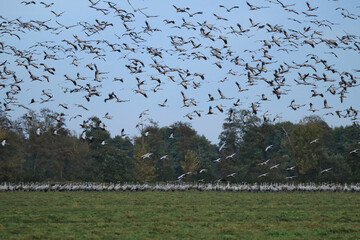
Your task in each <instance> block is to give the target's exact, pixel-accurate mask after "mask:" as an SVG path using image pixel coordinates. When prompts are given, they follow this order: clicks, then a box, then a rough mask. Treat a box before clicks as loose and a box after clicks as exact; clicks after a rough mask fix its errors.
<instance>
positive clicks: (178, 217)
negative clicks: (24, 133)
mask: <svg viewBox="0 0 360 240" xmlns="http://www.w3.org/2000/svg"><path fill="white" fill-rule="evenodd" d="M75 238H76V239H79V238H80V239H360V194H359V193H343V192H336V193H333V192H291V193H290V192H278V193H260V192H259V193H246V192H199V191H186V192H157V191H155V192H46V193H45V192H0V239H75Z"/></svg>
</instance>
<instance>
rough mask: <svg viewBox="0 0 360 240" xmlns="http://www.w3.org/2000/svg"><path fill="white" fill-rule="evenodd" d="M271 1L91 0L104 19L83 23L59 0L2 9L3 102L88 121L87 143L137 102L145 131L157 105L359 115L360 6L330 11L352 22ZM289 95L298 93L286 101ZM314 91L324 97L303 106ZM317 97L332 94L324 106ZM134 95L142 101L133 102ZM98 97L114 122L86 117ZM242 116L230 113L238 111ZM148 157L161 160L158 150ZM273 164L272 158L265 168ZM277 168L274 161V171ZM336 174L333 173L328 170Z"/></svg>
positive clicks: (190, 114)
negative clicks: (356, 29)
mask: <svg viewBox="0 0 360 240" xmlns="http://www.w3.org/2000/svg"><path fill="white" fill-rule="evenodd" d="M83 2H85V1H83ZM262 2H263V4H264V5H257V4H260V2H259V1H256V3H255V2H254V3H252V2H251V1H245V2H241V4H239V5H235V6H225V5H217V8H216V9H212V10H213V11H214V12H206V11H205V10H203V11H194V10H193V9H191V8H190V7H187V6H184V5H182V6H180V5H175V4H171V5H169V7H168V8H169V11H171V13H168V14H167V15H168V16H172V18H164V17H162V15H163V14H164V15H166V13H162V15H156V14H153V12H154V11H156V9H152V8H150V7H136V5H137V4H138V2H136V1H132V0H127V1H123V2H121V3H120V2H118V3H115V2H112V1H106V0H98V1H93V0H88V2H86V3H87V4H88V5H87V7H88V10H90V11H92V13H93V15H94V16H95V17H94V19H91V18H90V17H89V20H88V21H82V20H79V21H76V22H69V15H70V14H73V13H68V12H67V11H63V10H62V9H61V7H58V8H57V5H59V6H61V4H59V3H56V2H41V1H22V2H19V4H20V5H21V7H23V6H25V7H26V8H28V11H29V12H31V11H32V9H35V8H36V9H37V10H39V9H40V10H41V11H42V12H43V13H44V14H43V15H44V16H49V19H48V18H46V19H45V20H37V19H28V20H25V19H24V18H25V17H20V16H19V17H17V18H13V19H11V18H9V17H6V16H0V20H1V22H0V40H1V41H0V56H1V59H2V60H1V62H0V68H1V69H0V93H1V96H2V99H0V101H1V106H0V109H1V110H3V111H5V112H7V113H9V114H11V113H12V112H14V111H15V112H17V113H18V112H21V111H20V109H25V111H26V115H25V116H26V117H27V118H28V119H29V120H32V118H33V116H32V115H31V114H30V112H29V111H30V110H31V109H34V108H35V109H36V108H38V107H47V106H48V107H50V108H51V109H57V111H56V112H58V113H57V114H56V115H55V116H54V118H55V119H56V120H57V121H63V120H64V119H65V118H66V117H67V120H68V122H69V123H70V122H71V121H75V119H79V121H80V126H81V127H82V128H83V132H82V134H81V135H80V137H81V138H82V139H84V140H86V139H90V138H91V136H87V135H86V133H85V131H86V130H88V129H89V128H90V127H100V128H103V129H107V125H108V124H110V122H115V121H116V120H121V118H130V117H129V116H130V115H131V113H130V112H134V111H135V110H136V109H138V108H139V105H140V106H144V108H145V110H142V111H141V113H140V114H136V115H137V116H138V119H139V120H136V121H133V120H134V119H132V121H131V122H132V123H133V125H134V126H133V127H135V128H137V129H143V128H144V127H146V124H147V123H150V121H151V120H150V117H146V116H147V115H149V116H152V117H156V115H158V112H157V111H158V110H157V109H158V108H160V109H166V108H168V109H170V110H169V111H168V112H167V113H166V114H167V115H172V114H173V113H175V112H181V111H186V114H184V115H183V118H184V119H186V120H189V121H191V120H193V119H194V118H196V117H198V118H199V117H202V116H203V115H204V114H203V113H206V114H205V115H217V114H225V113H227V112H229V111H228V110H229V109H230V108H236V107H239V106H244V107H245V108H248V109H249V110H250V111H251V112H252V114H256V115H260V113H259V112H264V113H263V114H262V116H261V117H262V119H263V120H264V121H276V120H279V119H280V118H281V113H280V114H277V115H276V116H275V117H273V118H271V117H270V116H271V114H272V110H271V108H274V105H276V106H283V111H284V112H285V109H289V110H291V111H298V112H299V109H302V110H306V111H305V112H309V113H315V112H322V113H323V116H328V115H333V116H334V117H337V118H339V121H343V119H345V118H346V119H350V120H351V121H352V122H353V123H358V122H359V116H358V113H359V109H357V107H358V106H351V105H346V104H348V103H347V101H346V98H349V99H352V98H354V97H356V96H354V94H352V93H354V91H355V92H356V90H355V89H356V88H357V87H358V86H359V84H358V83H357V79H358V74H359V72H360V69H354V68H353V67H350V68H349V67H348V66H347V65H343V64H342V63H343V62H345V63H346V64H347V63H349V60H348V58H349V59H351V58H352V59H353V60H359V54H360V40H359V39H360V36H358V35H356V33H355V34H353V33H348V32H347V31H345V30H343V29H342V27H345V25H346V24H348V23H350V24H354V26H356V22H357V20H358V19H359V18H360V16H359V14H358V13H356V11H357V12H359V8H360V6H357V7H356V6H355V7H354V8H353V9H350V10H349V9H345V8H343V7H341V6H338V7H336V8H335V9H331V10H332V11H333V12H332V14H334V15H338V16H337V19H341V21H342V23H337V22H333V19H336V18H335V17H334V18H333V19H326V18H323V17H322V16H323V15H324V14H323V12H322V11H321V10H322V9H321V8H320V7H319V6H316V5H315V3H314V4H312V3H309V2H305V3H303V2H301V3H299V2H296V3H293V4H288V3H283V2H282V1H280V0H263V1H262ZM328 2H330V1H328ZM331 2H334V1H331ZM335 2H337V1H335ZM143 3H144V2H142V4H143ZM167 4H168V3H167ZM270 9H275V10H274V12H276V13H278V14H279V15H283V17H284V19H283V21H281V22H278V23H276V22H272V19H275V20H276V19H278V18H279V16H274V15H272V16H271V17H270V18H268V19H267V20H268V22H261V21H260V20H261V19H262V20H263V19H264V18H261V17H260V16H261V14H262V13H263V12H262V11H264V13H266V14H270V15H271V13H272V12H271V10H270ZM40 10H39V11H40ZM88 10H87V11H88ZM244 11H246V12H248V13H249V14H248V15H245V16H248V18H247V19H246V18H244V17H243V16H241V18H240V19H242V20H241V21H240V22H237V20H234V19H239V14H242V13H243V12H244ZM326 11H329V9H326ZM280 13H281V14H280ZM70 19H71V18H70ZM79 19H80V16H79ZM244 19H246V20H244ZM258 19H259V20H258ZM354 22H355V23H354ZM339 26H340V27H339ZM37 34H38V35H37ZM34 36H38V37H35V39H36V40H35V41H34V39H29V38H33V37H34ZM24 42H26V43H24ZM26 44H29V45H28V46H27V45H26ZM343 58H344V59H343ZM349 64H350V63H349ZM351 66H353V65H351ZM218 76H221V77H220V78H219V79H216V78H218ZM357 89H358V88H357ZM296 91H298V93H295V92H296ZM290 92H294V94H293V96H294V97H292V93H290ZM299 92H300V95H299ZM246 94H247V95H246ZM290 95H291V97H289V96H290ZM355 95H356V93H355ZM194 96H196V97H194ZM284 98H285V99H289V98H290V99H291V101H290V100H289V102H288V103H287V104H286V105H284V104H283V102H282V100H283V99H284ZM296 98H297V99H296ZM159 99H161V100H159ZM299 99H300V101H301V103H300V104H299V103H297V102H298V101H299ZM308 99H314V100H312V101H311V102H305V101H306V100H308ZM315 99H316V100H315ZM328 99H331V101H333V104H334V105H335V103H334V102H335V101H336V99H338V100H337V101H338V102H340V103H341V104H340V105H339V104H337V105H336V106H337V107H333V106H332V105H330V103H329V102H330V101H329V102H328ZM248 100H249V101H250V102H248ZM154 101H159V102H157V103H154ZM277 101H278V102H277ZM170 102H171V104H172V105H173V106H172V107H170V106H169V104H170ZM270 102H271V103H272V105H269V104H270ZM273 102H275V103H273ZM315 102H316V104H318V102H322V104H323V107H320V106H318V105H316V104H315ZM132 103H134V104H135V105H129V104H132ZM97 104H100V108H101V110H103V109H106V111H107V112H106V113H105V114H104V116H103V117H102V119H103V120H104V122H103V121H102V122H101V123H100V125H99V126H94V125H91V123H89V121H88V120H84V117H85V116H86V115H89V114H90V115H94V108H95V107H94V106H96V105H97ZM115 104H120V105H115ZM121 104H122V105H121ZM33 106H34V108H33ZM108 106H109V107H108ZM122 106H124V107H123V108H122ZM306 106H308V108H307V109H306ZM338 106H340V107H338ZM341 106H343V107H341ZM97 109H99V108H97ZM109 109H110V110H109ZM184 109H185V110H184ZM96 111H98V110H96ZM170 111H171V114H169V112H170ZM151 112H153V114H151ZM113 115H119V118H120V119H116V118H115V117H114V116H113ZM136 118H137V117H136ZM165 118H166V117H165ZM234 118H235V116H234V112H233V111H230V112H229V116H228V119H229V120H230V121H232V120H233V119H234ZM110 120H111V121H110ZM242 120H243V122H244V123H246V121H247V119H246V118H244V119H242ZM81 121H82V122H81ZM204 121H205V120H204ZM105 122H108V123H106V124H105ZM117 122H118V121H117ZM115 125H118V123H117V124H115ZM120 129H121V136H123V137H124V136H126V135H128V134H127V133H126V130H125V128H124V127H120ZM42 132H43V129H41V128H38V129H37V130H36V134H37V135H41V134H42ZM54 134H57V132H56V131H55V132H54ZM145 134H148V133H145ZM174 137H175V138H176V136H174V135H171V136H170V137H169V138H174ZM318 140H319V139H317V140H314V142H311V143H310V144H313V143H316V142H317V141H318ZM102 144H103V145H105V144H106V142H105V141H103V142H102ZM5 145H6V139H4V140H2V142H1V146H2V147H5ZM269 148H271V146H269ZM267 150H268V149H266V150H265V151H267ZM220 151H221V149H219V152H220ZM357 151H358V149H355V150H354V152H352V153H355V154H357ZM235 154H236V153H233V154H232V155H229V156H226V159H227V158H233V157H234V156H235ZM142 157H143V158H148V157H151V152H149V153H147V155H144V156H142ZM219 161H221V159H217V160H214V162H219ZM267 164H268V160H267V161H265V162H262V163H259V164H258V165H259V166H264V165H267ZM278 167H279V164H274V165H272V166H270V167H269V170H271V169H276V168H278ZM287 170H288V171H292V170H294V168H293V167H290V168H289V169H287ZM330 170H331V168H328V169H324V170H322V172H321V174H322V173H326V172H328V171H330ZM200 171H202V172H204V171H206V169H202V170H200ZM189 174H191V173H184V174H183V175H181V176H179V177H178V180H182V179H183V178H184V177H185V176H187V175H189ZM235 174H236V173H230V174H229V175H228V176H227V177H228V178H230V177H234V176H235ZM268 174H269V172H266V173H264V174H261V175H259V178H262V177H266V176H267V175H268ZM293 177H296V176H290V177H289V178H293Z"/></svg>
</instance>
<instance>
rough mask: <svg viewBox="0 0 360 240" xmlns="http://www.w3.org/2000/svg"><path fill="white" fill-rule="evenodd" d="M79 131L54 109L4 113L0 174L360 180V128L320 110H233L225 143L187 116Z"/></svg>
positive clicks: (93, 123)
mask: <svg viewBox="0 0 360 240" xmlns="http://www.w3.org/2000/svg"><path fill="white" fill-rule="evenodd" d="M82 127H83V129H84V132H83V133H81V135H80V136H76V135H75V134H74V133H72V132H71V131H70V130H69V129H67V128H66V125H65V123H64V116H62V115H61V114H60V115H59V114H57V113H55V112H52V111H50V110H48V109H42V110H41V111H40V113H35V112H29V113H27V114H26V115H24V116H23V117H21V118H19V119H17V120H16V121H11V120H9V118H8V117H7V115H6V113H5V112H0V142H1V146H0V181H11V182H17V181H105V182H119V181H120V182H167V181H201V182H214V181H230V182H286V181H299V182H310V181H311V182H325V181H330V182H359V181H360V150H357V149H359V148H360V127H359V126H358V125H356V124H353V125H351V126H346V127H335V128H331V127H329V126H328V125H327V123H326V122H324V121H323V120H322V119H321V118H320V117H318V116H309V117H306V118H304V119H303V120H301V121H300V122H299V123H297V124H294V123H291V122H277V123H275V122H271V121H269V120H267V119H260V118H258V117H257V116H256V115H254V114H251V113H250V112H249V111H247V110H234V109H231V110H230V111H229V117H228V118H227V119H225V120H224V124H223V131H222V133H221V134H220V136H219V144H218V145H215V144H212V143H211V142H210V141H208V140H207V139H206V138H205V137H204V136H200V135H199V134H198V133H197V132H196V131H195V130H194V129H193V128H192V127H191V125H189V124H188V123H183V122H176V123H174V124H172V125H171V126H168V127H159V126H158V125H157V123H155V122H151V123H150V124H149V125H148V126H142V128H141V129H140V130H139V131H140V136H136V137H134V138H129V137H127V136H115V137H111V135H110V133H109V132H108V131H107V130H106V129H105V128H104V125H103V123H102V122H101V120H100V119H99V118H97V117H92V118H90V119H88V120H87V121H84V122H83V124H82Z"/></svg>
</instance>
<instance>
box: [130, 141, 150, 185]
mask: <svg viewBox="0 0 360 240" xmlns="http://www.w3.org/2000/svg"><path fill="white" fill-rule="evenodd" d="M146 153H147V152H146V150H145V149H144V148H138V149H135V159H136V161H135V166H134V174H135V177H136V179H137V180H138V181H139V182H151V181H153V180H154V179H155V165H154V162H153V160H152V158H151V157H149V158H147V157H143V156H144V155H145V154H146Z"/></svg>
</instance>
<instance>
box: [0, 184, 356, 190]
mask: <svg viewBox="0 0 360 240" xmlns="http://www.w3.org/2000/svg"><path fill="white" fill-rule="evenodd" d="M190 190H193V191H222V192H225V191H227V192H295V191H297V192H324V191H326V192H359V191H360V184H359V183H357V184H346V183H345V184H344V185H342V184H334V183H322V184H315V183H300V184H293V183H285V184H281V183H261V184H258V183H253V184H249V183H241V184H230V183H227V184H222V183H216V184H210V183H208V184H203V183H195V184H191V183H163V184H161V183H158V184H155V185H150V184H147V183H145V184H130V183H110V184H108V183H90V182H89V183H76V182H74V183H64V184H59V183H55V184H48V183H18V184H13V183H1V184H0V192H13V191H30V192H33V191H36V192H48V191H56V192H69V191H95V192H104V191H115V192H120V191H130V192H134V191H164V192H168V191H190Z"/></svg>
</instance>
